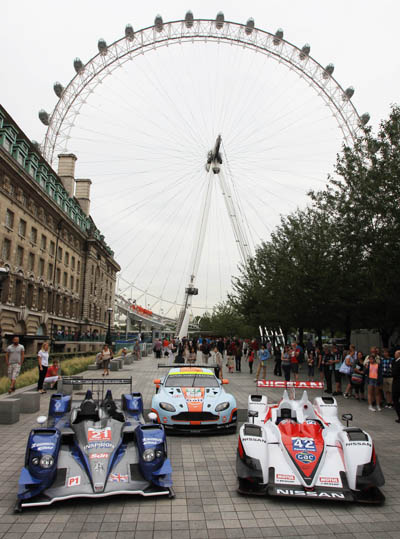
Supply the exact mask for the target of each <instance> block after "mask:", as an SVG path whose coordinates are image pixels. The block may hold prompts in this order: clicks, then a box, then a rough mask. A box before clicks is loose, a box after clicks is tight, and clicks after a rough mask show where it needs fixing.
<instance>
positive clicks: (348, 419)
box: [342, 414, 353, 427]
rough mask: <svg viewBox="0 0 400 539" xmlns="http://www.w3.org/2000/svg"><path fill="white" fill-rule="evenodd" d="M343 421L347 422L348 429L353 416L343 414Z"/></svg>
mask: <svg viewBox="0 0 400 539" xmlns="http://www.w3.org/2000/svg"><path fill="white" fill-rule="evenodd" d="M342 419H343V421H346V427H348V426H349V422H350V421H353V414H343V415H342Z"/></svg>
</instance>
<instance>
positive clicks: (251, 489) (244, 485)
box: [237, 478, 266, 496]
mask: <svg viewBox="0 0 400 539" xmlns="http://www.w3.org/2000/svg"><path fill="white" fill-rule="evenodd" d="M237 491H238V492H239V494H244V495H249V494H250V495H253V496H265V494H266V490H265V487H264V486H261V485H260V484H259V483H256V482H254V481H250V480H249V479H242V478H239V487H238V489H237Z"/></svg>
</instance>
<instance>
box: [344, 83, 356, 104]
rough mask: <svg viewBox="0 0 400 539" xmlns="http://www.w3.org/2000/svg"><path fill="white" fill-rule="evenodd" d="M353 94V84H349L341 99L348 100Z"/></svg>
mask: <svg viewBox="0 0 400 539" xmlns="http://www.w3.org/2000/svg"><path fill="white" fill-rule="evenodd" d="M353 95H354V88H353V86H349V87H348V88H346V90H345V91H344V95H343V101H348V100H349V99H351V98H352V97H353Z"/></svg>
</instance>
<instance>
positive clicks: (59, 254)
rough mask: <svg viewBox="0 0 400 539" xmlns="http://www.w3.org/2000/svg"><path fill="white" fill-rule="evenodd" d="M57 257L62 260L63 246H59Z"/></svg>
mask: <svg viewBox="0 0 400 539" xmlns="http://www.w3.org/2000/svg"><path fill="white" fill-rule="evenodd" d="M57 258H58V260H59V261H60V262H61V261H62V249H61V247H59V248H58V251H57Z"/></svg>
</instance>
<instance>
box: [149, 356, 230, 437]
mask: <svg viewBox="0 0 400 539" xmlns="http://www.w3.org/2000/svg"><path fill="white" fill-rule="evenodd" d="M159 367H164V368H168V369H169V372H168V374H167V375H166V376H165V377H164V378H161V379H158V380H154V383H155V384H156V386H157V392H156V394H155V395H154V397H153V400H152V403H151V411H152V412H153V413H154V414H156V416H157V422H158V423H160V424H162V425H164V427H165V429H166V430H173V431H181V432H191V433H193V432H209V431H228V432H236V428H237V407H236V399H235V397H234V396H233V395H231V394H229V393H226V392H225V390H224V388H223V387H222V385H223V384H227V383H228V380H220V379H219V378H217V377H216V376H215V373H214V369H213V368H210V367H207V366H193V365H180V366H179V367H171V366H166V365H159Z"/></svg>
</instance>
